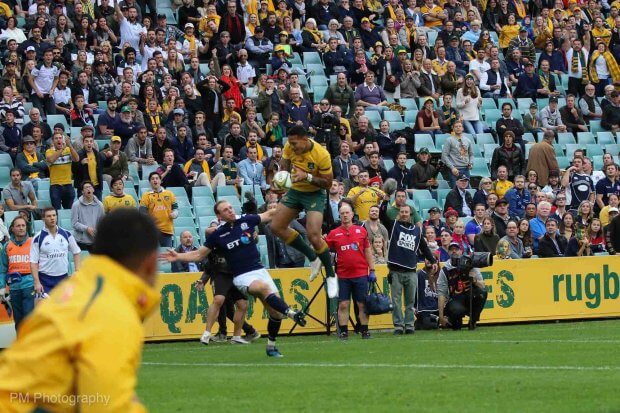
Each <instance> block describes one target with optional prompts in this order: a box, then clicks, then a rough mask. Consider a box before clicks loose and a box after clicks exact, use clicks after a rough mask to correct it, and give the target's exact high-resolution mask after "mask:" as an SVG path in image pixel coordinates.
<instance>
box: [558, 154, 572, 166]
mask: <svg viewBox="0 0 620 413" xmlns="http://www.w3.org/2000/svg"><path fill="white" fill-rule="evenodd" d="M557 160H558V165H559V167H560V169H568V167H569V166H570V159H569V158H567V157H566V156H558V157H557Z"/></svg>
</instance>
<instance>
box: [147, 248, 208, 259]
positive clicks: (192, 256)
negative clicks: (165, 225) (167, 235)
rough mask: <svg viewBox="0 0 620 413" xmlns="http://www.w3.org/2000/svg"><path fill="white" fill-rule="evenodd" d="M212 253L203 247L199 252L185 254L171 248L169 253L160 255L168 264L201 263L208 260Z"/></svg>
mask: <svg viewBox="0 0 620 413" xmlns="http://www.w3.org/2000/svg"><path fill="white" fill-rule="evenodd" d="M210 253H211V250H210V249H209V248H207V247H205V246H204V245H203V246H201V247H200V248H198V249H197V250H194V251H190V252H184V253H178V252H176V251H175V250H173V249H172V248H170V249H168V251H166V252H164V253H162V254H160V256H159V257H160V258H161V259H163V260H166V261H168V262H175V261H181V262H199V261H202V260H204V259H205V258H207V256H208V255H209V254H210Z"/></svg>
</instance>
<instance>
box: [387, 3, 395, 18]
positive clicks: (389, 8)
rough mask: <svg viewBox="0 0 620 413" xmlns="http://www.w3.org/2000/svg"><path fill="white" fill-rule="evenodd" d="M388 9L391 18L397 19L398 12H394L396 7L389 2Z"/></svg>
mask: <svg viewBox="0 0 620 413" xmlns="http://www.w3.org/2000/svg"><path fill="white" fill-rule="evenodd" d="M387 9H388V11H389V12H390V19H392V20H396V13H395V12H394V7H392V4H391V3H390V4H388V6H387Z"/></svg>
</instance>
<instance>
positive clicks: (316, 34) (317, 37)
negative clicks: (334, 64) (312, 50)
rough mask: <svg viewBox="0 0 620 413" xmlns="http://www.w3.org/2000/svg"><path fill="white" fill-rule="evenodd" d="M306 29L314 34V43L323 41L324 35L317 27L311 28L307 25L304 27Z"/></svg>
mask: <svg viewBox="0 0 620 413" xmlns="http://www.w3.org/2000/svg"><path fill="white" fill-rule="evenodd" d="M304 31H307V32H308V33H310V34H311V35H312V37H313V38H314V43H321V39H322V38H323V36H322V35H321V32H320V31H318V30H317V29H313V30H310V29H308V28H307V27H304Z"/></svg>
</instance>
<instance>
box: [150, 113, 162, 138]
mask: <svg viewBox="0 0 620 413" xmlns="http://www.w3.org/2000/svg"><path fill="white" fill-rule="evenodd" d="M149 117H150V118H151V126H152V127H153V130H152V132H153V133H156V132H157V129H159V127H160V126H161V117H160V116H159V113H155V114H154V115H152V114H150V113H149Z"/></svg>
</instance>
